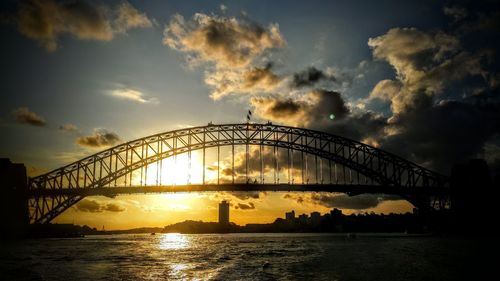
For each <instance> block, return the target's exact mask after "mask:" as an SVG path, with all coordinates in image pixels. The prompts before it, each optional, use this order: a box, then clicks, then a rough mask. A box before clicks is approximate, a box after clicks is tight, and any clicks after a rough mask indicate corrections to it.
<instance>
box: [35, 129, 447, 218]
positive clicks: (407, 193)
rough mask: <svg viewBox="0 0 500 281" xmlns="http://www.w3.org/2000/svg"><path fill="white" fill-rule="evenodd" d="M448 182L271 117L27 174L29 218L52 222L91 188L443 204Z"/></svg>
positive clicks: (141, 142)
mask: <svg viewBox="0 0 500 281" xmlns="http://www.w3.org/2000/svg"><path fill="white" fill-rule="evenodd" d="M222 150H225V152H227V153H226V155H225V156H222V157H221V152H222ZM193 153H197V155H196V156H197V159H196V160H193V159H192V154H193ZM199 154H201V155H199ZM214 154H215V155H216V156H215V155H214ZM180 155H184V156H186V155H187V165H188V167H186V168H185V170H186V171H188V172H187V179H186V182H185V183H182V184H179V183H177V182H175V181H172V180H171V179H170V180H167V179H166V174H168V173H171V174H172V173H176V172H178V171H179V170H180V169H179V165H180V164H178V163H176V162H175V159H177V156H180ZM212 158H213V161H212V160H211V159H212ZM235 158H236V160H235ZM169 159H170V160H169ZM172 160H173V162H172ZM165 161H170V162H169V164H168V165H167V163H166V162H165ZM195 161H197V163H198V164H199V165H201V173H202V175H200V176H199V177H198V179H197V180H195V177H194V176H193V174H191V172H192V165H193V162H195ZM199 162H201V163H199ZM195 164H196V163H195ZM169 169H171V171H168V170H169ZM166 170H167V171H166ZM165 171H166V172H165ZM208 173H210V176H209V175H207V174H208ZM174 176H175V175H174ZM196 181H197V182H196ZM449 185H450V180H449V178H448V177H446V176H444V175H441V174H439V173H436V172H433V171H431V170H428V169H426V168H424V167H421V166H419V165H417V164H414V163H412V162H410V161H407V160H405V159H403V158H401V157H398V156H396V155H394V154H391V153H388V152H385V151H383V150H380V149H377V148H375V147H372V146H369V145H366V144H363V143H360V142H357V141H354V140H350V139H347V138H344V137H340V136H336V135H332V134H328V133H324V132H319V131H314V130H309V129H303V128H295V127H287V126H279V125H273V124H271V123H267V124H252V123H243V124H220V125H215V124H211V123H209V124H208V125H207V126H200V127H193V128H186V129H180V130H174V131H169V132H165V133H160V134H155V135H152V136H147V137H144V138H140V139H136V140H133V141H129V142H127V143H123V144H120V145H117V146H115V147H112V148H109V149H106V150H103V151H101V152H98V153H96V154H93V155H90V156H88V157H85V158H83V159H81V160H79V161H76V162H74V163H71V164H69V165H66V166H64V167H61V168H58V169H55V170H53V171H51V172H48V173H46V174H43V175H40V176H37V177H33V178H30V179H29V180H28V191H27V197H28V198H29V199H28V208H29V221H30V223H47V222H50V221H51V220H52V219H54V218H55V217H56V216H58V215H59V214H61V213H62V212H64V211H65V210H66V209H68V208H69V207H71V206H72V205H74V204H76V203H77V202H78V201H80V200H81V199H83V198H84V197H86V196H93V195H104V196H109V197H114V196H116V195H119V194H131V193H154V192H192V191H193V192H194V191H196V192H200V191H321V192H343V193H347V194H349V195H357V194H362V193H373V194H395V195H399V196H401V197H403V198H405V199H407V200H408V201H409V202H411V203H412V204H414V205H415V206H417V207H419V208H446V204H447V203H446V202H447V200H446V198H448V195H449Z"/></svg>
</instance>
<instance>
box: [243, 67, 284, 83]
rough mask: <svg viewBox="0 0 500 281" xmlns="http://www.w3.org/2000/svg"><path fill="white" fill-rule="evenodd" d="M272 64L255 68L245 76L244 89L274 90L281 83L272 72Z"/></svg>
mask: <svg viewBox="0 0 500 281" xmlns="http://www.w3.org/2000/svg"><path fill="white" fill-rule="evenodd" d="M271 68H272V64H271V63H268V64H267V65H266V66H265V67H262V68H259V67H255V68H252V69H250V70H248V71H246V72H245V73H244V74H243V80H244V87H245V88H247V89H250V88H259V87H260V88H270V89H272V88H274V87H275V86H276V84H277V83H278V82H279V81H280V78H279V77H278V76H277V75H276V74H274V73H273V72H272V70H271Z"/></svg>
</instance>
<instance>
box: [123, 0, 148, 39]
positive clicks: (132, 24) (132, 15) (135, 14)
mask: <svg viewBox="0 0 500 281" xmlns="http://www.w3.org/2000/svg"><path fill="white" fill-rule="evenodd" d="M117 13H118V16H117V18H116V20H115V22H114V23H115V30H116V32H122V33H123V32H126V31H127V30H129V29H132V28H138V27H142V28H146V27H151V26H153V24H152V23H151V20H150V19H149V18H148V17H147V16H146V14H145V13H141V12H139V11H138V10H137V9H135V8H134V7H133V6H132V5H130V3H128V2H122V3H121V4H120V5H119V6H118V12H117Z"/></svg>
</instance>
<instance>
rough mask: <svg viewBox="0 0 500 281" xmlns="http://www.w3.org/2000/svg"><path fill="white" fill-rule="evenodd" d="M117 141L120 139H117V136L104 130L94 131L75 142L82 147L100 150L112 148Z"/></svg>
mask: <svg viewBox="0 0 500 281" xmlns="http://www.w3.org/2000/svg"><path fill="white" fill-rule="evenodd" d="M119 141H120V137H118V135H117V134H115V133H113V132H109V131H107V130H105V129H96V130H94V133H93V134H92V135H90V136H83V137H79V138H78V139H77V140H76V143H77V144H79V145H80V146H84V147H90V148H101V147H108V146H113V145H115V144H117V143H118V142H119Z"/></svg>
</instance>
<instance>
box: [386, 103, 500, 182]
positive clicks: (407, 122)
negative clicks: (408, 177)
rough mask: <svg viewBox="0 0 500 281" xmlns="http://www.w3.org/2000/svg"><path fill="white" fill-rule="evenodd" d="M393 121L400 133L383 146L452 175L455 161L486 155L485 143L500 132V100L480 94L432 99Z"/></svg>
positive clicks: (390, 124) (394, 126)
mask: <svg viewBox="0 0 500 281" xmlns="http://www.w3.org/2000/svg"><path fill="white" fill-rule="evenodd" d="M390 121H391V122H390V123H389V128H394V129H395V130H396V131H397V133H396V134H393V135H391V136H389V137H386V138H385V139H383V140H382V147H383V148H385V149H387V150H389V151H391V152H394V153H396V154H398V155H401V156H403V157H405V158H407V159H409V160H411V161H415V162H417V163H424V164H426V165H427V166H429V167H432V168H433V169H436V170H438V171H441V172H443V173H446V174H449V172H450V168H451V165H452V164H454V163H460V162H463V161H466V160H468V159H469V158H475V157H479V156H480V155H484V154H483V151H484V144H485V143H486V142H487V141H488V140H489V139H491V138H493V137H494V136H495V135H498V134H500V100H499V99H498V95H493V96H492V95H490V96H488V95H486V96H482V95H479V96H474V97H470V98H468V99H464V100H461V101H442V102H440V103H439V104H437V105H432V101H431V100H430V99H428V100H426V101H422V102H421V106H420V107H419V108H418V110H414V111H410V112H406V113H405V114H400V115H398V116H397V117H394V118H392V119H391V120H390ZM408 148H411V149H408Z"/></svg>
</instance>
